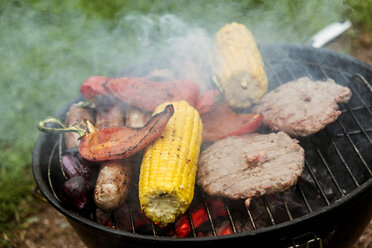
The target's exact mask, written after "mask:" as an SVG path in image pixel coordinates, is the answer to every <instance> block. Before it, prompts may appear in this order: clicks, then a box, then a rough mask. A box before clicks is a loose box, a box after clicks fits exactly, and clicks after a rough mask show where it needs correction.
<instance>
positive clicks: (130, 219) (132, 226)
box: [127, 201, 136, 233]
mask: <svg viewBox="0 0 372 248" xmlns="http://www.w3.org/2000/svg"><path fill="white" fill-rule="evenodd" d="M127 207H128V213H129V222H130V227H131V229H132V233H136V229H135V228H134V218H133V213H132V210H131V208H130V205H129V201H128V203H127Z"/></svg>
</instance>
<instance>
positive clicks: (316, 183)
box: [305, 159, 330, 205]
mask: <svg viewBox="0 0 372 248" xmlns="http://www.w3.org/2000/svg"><path fill="white" fill-rule="evenodd" d="M305 166H306V168H307V169H308V170H309V172H310V175H311V177H312V178H313V180H314V183H315V185H316V187H317V188H318V190H319V191H320V194H321V195H322V197H323V199H324V201H325V202H326V204H327V205H330V202H329V200H328V198H327V195H326V194H325V192H324V190H323V188H322V186H321V185H320V183H319V181H318V179H317V178H316V176H315V174H314V171H313V169H311V166H309V163H308V161H307V159H305Z"/></svg>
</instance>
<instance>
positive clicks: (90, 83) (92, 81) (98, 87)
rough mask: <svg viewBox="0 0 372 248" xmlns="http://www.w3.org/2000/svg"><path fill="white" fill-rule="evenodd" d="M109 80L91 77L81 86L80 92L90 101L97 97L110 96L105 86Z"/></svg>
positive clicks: (101, 77)
mask: <svg viewBox="0 0 372 248" xmlns="http://www.w3.org/2000/svg"><path fill="white" fill-rule="evenodd" d="M109 79H110V78H108V77H103V76H91V77H89V78H88V79H87V80H85V81H84V83H83V84H82V85H81V87H80V92H81V94H82V95H83V96H84V97H85V98H87V99H89V100H93V99H94V98H95V97H97V96H108V95H109V92H108V91H107V89H106V88H105V86H104V85H105V83H106V82H107V81H108V80H109Z"/></svg>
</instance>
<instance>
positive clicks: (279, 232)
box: [32, 45, 372, 247]
mask: <svg viewBox="0 0 372 248" xmlns="http://www.w3.org/2000/svg"><path fill="white" fill-rule="evenodd" d="M260 50H261V52H262V55H263V58H264V63H265V66H266V72H267V74H268V78H269V90H271V89H273V88H275V87H277V86H278V85H280V84H283V83H285V82H287V81H290V80H293V79H296V78H299V77H302V76H308V77H310V78H312V79H314V80H321V79H326V78H332V79H334V80H335V81H336V82H337V83H339V84H342V85H344V86H348V87H349V88H351V89H352V91H353V96H352V99H351V100H350V101H349V103H347V104H343V105H341V106H340V109H341V111H342V115H341V116H340V117H339V119H338V120H337V121H336V122H335V123H332V124H330V125H328V126H327V127H326V128H325V129H324V130H321V131H320V132H319V133H317V134H314V135H311V136H309V137H306V138H301V139H300V144H301V146H302V147H303V148H304V149H305V158H306V163H305V171H304V173H303V175H302V176H301V178H300V180H299V182H298V184H297V185H296V186H295V187H294V189H293V190H294V192H297V193H298V195H300V196H301V197H302V202H303V207H304V208H305V209H307V212H306V213H303V214H301V215H296V214H294V212H293V211H294V208H292V207H291V206H290V204H287V199H286V197H287V194H286V192H284V194H281V195H280V197H281V199H283V202H282V204H283V205H284V206H285V209H286V211H287V215H288V219H287V220H278V218H277V216H276V212H275V211H274V210H273V208H275V206H272V205H271V204H270V199H269V198H266V197H261V198H262V199H263V202H264V207H263V208H264V209H266V211H267V215H268V216H269V218H268V219H269V220H270V221H271V222H270V223H271V224H270V225H266V226H262V227H261V226H259V225H254V224H253V226H254V228H252V229H251V230H245V231H236V233H234V234H230V235H225V236H212V237H197V236H194V237H188V238H176V237H163V236H157V235H156V233H154V235H145V234H139V233H138V232H137V231H135V230H134V231H132V232H125V231H120V230H116V229H113V228H108V227H105V226H102V225H99V224H97V223H96V222H94V221H93V220H91V219H89V218H86V217H83V215H81V213H78V212H75V211H72V210H70V209H67V208H65V207H64V206H63V204H61V203H60V201H59V200H58V199H57V197H56V194H55V192H56V191H58V187H59V186H60V185H61V184H62V183H63V181H61V180H62V179H61V178H62V177H61V175H59V173H60V170H59V153H60V149H61V148H60V146H61V143H62V138H61V136H60V135H59V134H46V133H40V136H39V138H38V140H37V142H36V144H35V147H34V151H33V161H32V163H33V165H32V168H33V173H34V178H35V181H36V183H37V186H38V187H39V189H40V191H41V193H42V194H43V195H44V197H45V198H46V199H47V200H48V202H49V203H50V204H51V205H52V206H53V207H54V208H56V209H57V210H58V211H59V212H61V213H62V214H63V215H64V216H66V218H67V220H68V221H69V223H70V224H71V225H72V227H73V228H74V230H75V231H76V232H77V234H78V235H79V237H80V238H81V239H82V241H83V242H84V243H85V244H86V245H87V246H88V247H157V246H159V247H190V246H192V247H216V246H217V245H218V246H220V245H221V246H223V245H226V246H233V245H236V246H238V245H241V244H244V245H245V246H249V247H306V245H307V247H321V246H323V247H350V246H351V245H352V244H353V242H355V241H356V240H357V238H358V237H359V235H360V234H361V232H362V231H363V229H364V228H365V227H366V225H367V224H368V223H369V221H370V220H371V217H372V211H371V209H372V174H371V170H372V153H371V152H370V151H371V148H372V143H371V136H372V129H371V127H372V112H371V109H372V106H371V105H372V90H371V86H370V82H372V68H371V67H370V66H368V65H367V64H365V63H363V62H361V61H358V60H355V59H354V58H352V57H349V56H346V55H343V54H339V53H335V52H331V51H328V50H325V49H315V48H310V47H303V46H296V45H262V46H260ZM78 100H79V98H76V99H72V100H71V102H69V103H67V104H66V105H65V106H64V107H62V108H61V110H60V111H59V112H58V113H57V116H58V117H59V118H61V119H64V115H65V113H66V112H67V110H68V108H69V106H70V105H71V104H72V103H73V102H76V101H78ZM261 131H262V132H265V131H268V130H261ZM51 185H52V186H53V187H51ZM197 190H198V192H201V190H200V189H198V188H197ZM201 194H204V193H202V192H201ZM239 204H240V203H239ZM227 205H229V204H227ZM241 206H242V208H244V203H242V202H241ZM297 207H298V206H297ZM227 209H228V206H227ZM229 211H235V208H234V210H231V209H229ZM242 211H245V212H247V211H248V213H249V216H251V215H250V214H251V212H250V211H249V210H247V209H243V210H242ZM232 216H233V213H232ZM255 220H257V218H253V219H252V221H253V223H254V221H255ZM128 221H130V220H128ZM234 221H235V220H232V221H231V218H230V222H232V225H233V223H234ZM211 222H213V220H211ZM212 226H213V225H212Z"/></svg>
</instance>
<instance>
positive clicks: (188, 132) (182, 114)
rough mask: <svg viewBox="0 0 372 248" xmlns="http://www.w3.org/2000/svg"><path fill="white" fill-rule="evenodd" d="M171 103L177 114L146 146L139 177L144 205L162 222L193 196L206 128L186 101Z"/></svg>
mask: <svg viewBox="0 0 372 248" xmlns="http://www.w3.org/2000/svg"><path fill="white" fill-rule="evenodd" d="M166 104H169V103H164V104H162V105H160V106H158V107H157V108H156V110H155V113H158V112H159V111H161V110H162V109H163V108H164V106H166ZM171 104H172V105H173V106H174V108H175V109H174V115H173V116H172V118H171V119H170V120H169V122H168V123H167V125H166V127H165V129H164V131H163V133H162V135H161V136H160V137H159V138H157V139H156V140H155V142H153V143H152V144H150V145H149V146H148V147H147V148H146V150H145V153H144V157H143V160H142V165H141V170H140V178H139V199H140V204H141V209H142V210H143V211H144V213H145V214H146V216H147V217H148V218H150V219H151V220H153V221H154V222H155V223H158V224H160V225H162V226H164V225H167V224H168V223H171V222H174V221H175V220H176V218H177V217H178V216H179V215H181V214H183V213H184V212H185V211H186V209H187V208H188V207H189V205H190V203H191V201H192V199H193V196H194V184H195V175H196V170H197V162H198V157H199V152H200V145H201V142H202V130H203V127H202V122H201V119H200V117H199V113H198V112H197V111H196V110H195V109H194V108H193V107H191V106H190V105H189V104H188V103H187V102H185V101H178V102H172V103H171Z"/></svg>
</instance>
